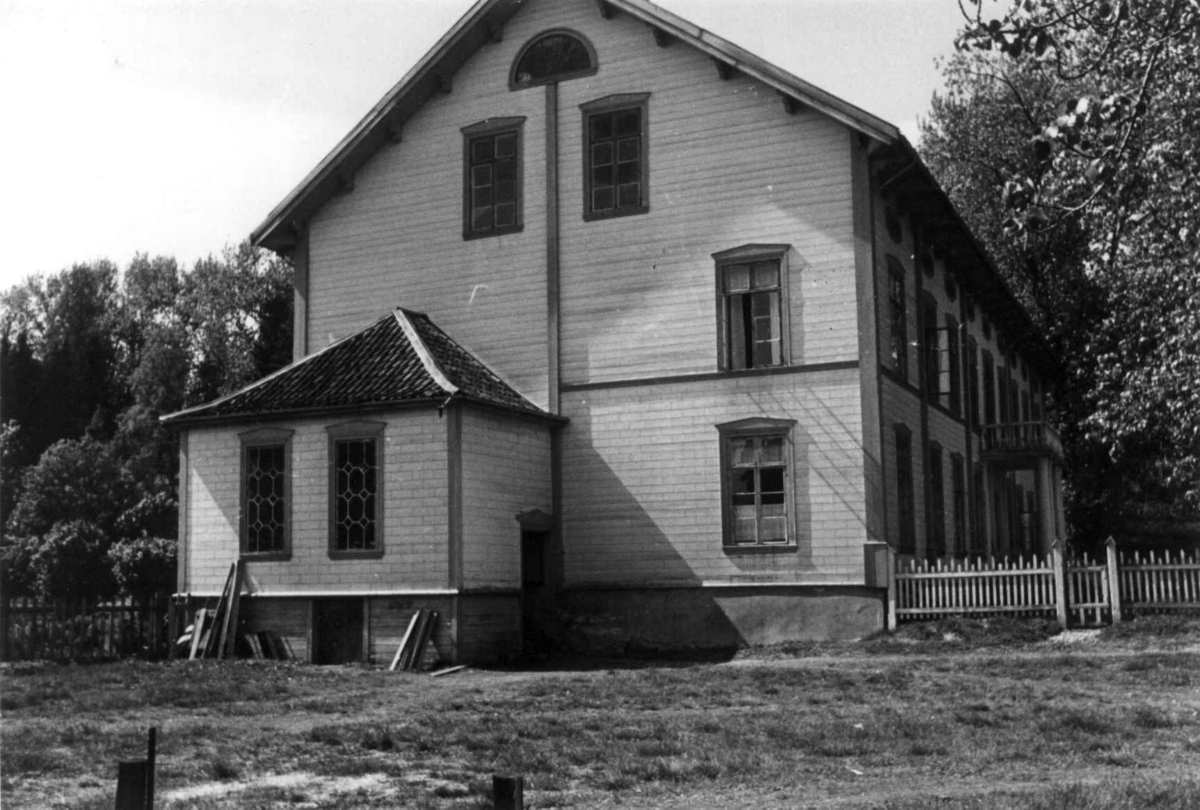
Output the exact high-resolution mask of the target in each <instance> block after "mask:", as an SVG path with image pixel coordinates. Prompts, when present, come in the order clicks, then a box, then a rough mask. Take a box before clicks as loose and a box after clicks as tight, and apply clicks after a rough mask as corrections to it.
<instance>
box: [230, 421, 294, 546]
mask: <svg viewBox="0 0 1200 810" xmlns="http://www.w3.org/2000/svg"><path fill="white" fill-rule="evenodd" d="M291 437H292V431H290V430H281V429H276V428H262V429H259V430H251V431H248V432H246V433H242V434H241V435H240V436H239V438H240V439H241V443H242V475H241V479H242V498H241V507H242V514H241V532H240V534H241V544H240V545H241V553H242V555H243V556H250V555H252V556H253V557H254V558H255V559H277V560H284V559H288V557H289V556H290V554H291V488H292V484H291Z"/></svg>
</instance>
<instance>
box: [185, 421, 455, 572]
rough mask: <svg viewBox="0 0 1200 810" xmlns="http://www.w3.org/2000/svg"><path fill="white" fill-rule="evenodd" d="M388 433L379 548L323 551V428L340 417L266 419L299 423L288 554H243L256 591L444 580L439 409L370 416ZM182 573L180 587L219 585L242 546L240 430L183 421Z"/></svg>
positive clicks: (443, 442) (326, 515)
mask: <svg viewBox="0 0 1200 810" xmlns="http://www.w3.org/2000/svg"><path fill="white" fill-rule="evenodd" d="M376 418H378V419H379V420H380V421H386V422H387V428H386V430H385V433H384V441H385V445H384V450H383V453H384V465H385V468H384V476H383V490H384V498H385V505H384V509H385V511H384V517H383V524H384V541H383V542H384V556H383V558H382V559H375V560H331V559H330V558H329V536H328V530H329V529H328V527H329V478H328V470H329V445H328V435H327V433H326V430H325V428H326V427H327V426H328V425H332V424H337V423H338V422H341V421H344V420H343V419H341V418H333V419H330V420H328V421H318V420H303V421H294V422H286V421H283V422H278V423H272V425H271V426H272V427H281V428H289V429H292V430H294V431H295V433H294V434H293V436H292V440H291V452H292V456H291V465H292V466H291V469H292V503H291V520H292V524H291V525H292V556H291V559H290V560H286V561H281V562H262V561H255V560H253V559H248V560H247V561H246V566H245V571H246V576H247V578H248V581H249V583H250V587H251V590H252V591H253V592H256V593H264V594H270V593H282V592H287V593H303V592H304V591H331V590H336V591H353V592H363V593H367V592H370V591H373V590H374V591H380V590H395V589H403V588H430V587H432V588H442V587H446V583H447V578H448V570H447V560H448V554H447V549H446V542H447V540H446V538H447V532H448V528H447V505H446V476H447V471H446V432H445V422H444V421H443V420H439V419H438V416H437V413H436V412H434V411H432V410H429V411H413V412H406V413H401V414H392V415H390V416H388V415H385V416H381V417H376ZM188 445H189V450H190V452H189V455H188V460H189V470H188V474H187V487H188V498H189V501H190V503H191V504H192V508H191V509H189V523H188V533H187V537H188V542H187V548H186V554H187V569H186V570H187V580H188V581H187V583H186V585H185V587H184V590H188V591H198V592H219V591H220V590H221V588H222V587H223V586H224V582H225V577H226V576H227V575H228V572H229V564H230V562H232V561H233V560H234V559H236V558H237V556H238V531H239V528H238V514H239V510H240V508H241V504H240V487H241V483H240V480H239V478H240V475H241V472H240V463H241V462H240V453H241V445H240V442H239V439H238V431H237V430H231V429H229V428H193V429H191V430H190V431H189V437H188Z"/></svg>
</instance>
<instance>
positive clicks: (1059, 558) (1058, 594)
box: [1050, 538, 1067, 630]
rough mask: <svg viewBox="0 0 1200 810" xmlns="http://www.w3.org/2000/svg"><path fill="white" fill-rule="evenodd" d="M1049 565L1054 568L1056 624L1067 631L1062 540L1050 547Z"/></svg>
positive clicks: (1064, 564)
mask: <svg viewBox="0 0 1200 810" xmlns="http://www.w3.org/2000/svg"><path fill="white" fill-rule="evenodd" d="M1050 564H1051V566H1052V567H1053V568H1054V602H1055V605H1056V606H1057V608H1058V623H1059V624H1061V625H1062V628H1063V629H1064V630H1066V629H1067V571H1066V563H1065V561H1064V560H1063V547H1062V538H1058V539H1056V540H1055V541H1054V545H1053V546H1051V547H1050Z"/></svg>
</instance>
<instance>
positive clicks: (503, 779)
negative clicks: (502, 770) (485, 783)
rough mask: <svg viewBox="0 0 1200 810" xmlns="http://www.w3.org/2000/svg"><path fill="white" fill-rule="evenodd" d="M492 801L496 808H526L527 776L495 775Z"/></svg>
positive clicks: (510, 809)
mask: <svg viewBox="0 0 1200 810" xmlns="http://www.w3.org/2000/svg"><path fill="white" fill-rule="evenodd" d="M492 801H493V803H492V807H494V808H495V810H525V777H524V776H497V775H493V776H492Z"/></svg>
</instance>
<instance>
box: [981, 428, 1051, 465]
mask: <svg viewBox="0 0 1200 810" xmlns="http://www.w3.org/2000/svg"><path fill="white" fill-rule="evenodd" d="M983 452H985V453H1048V454H1050V455H1052V456H1054V457H1055V458H1060V459H1061V458H1062V455H1063V448H1062V439H1060V438H1059V437H1058V431H1056V430H1055V429H1054V428H1052V427H1051V426H1050V425H1049V424H1048V423H1046V422H1040V421H1039V422H1012V423H1009V424H1006V425H984V427H983Z"/></svg>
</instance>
